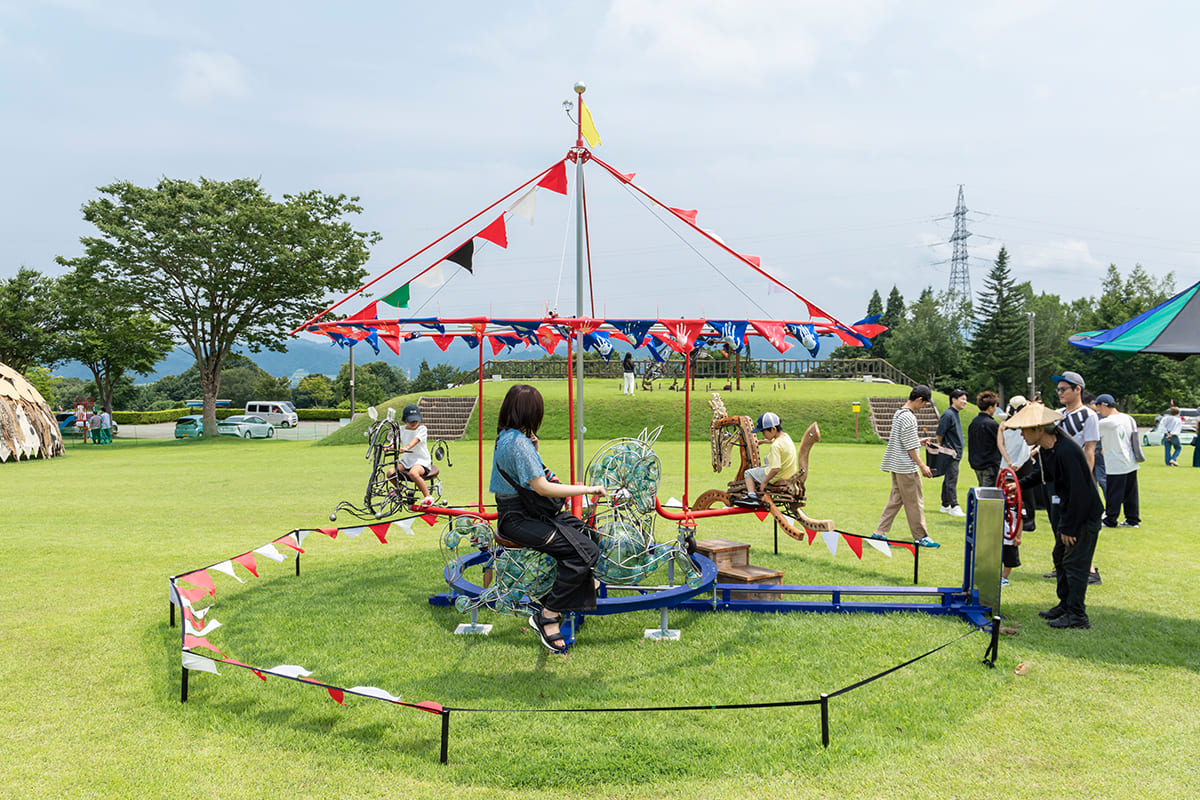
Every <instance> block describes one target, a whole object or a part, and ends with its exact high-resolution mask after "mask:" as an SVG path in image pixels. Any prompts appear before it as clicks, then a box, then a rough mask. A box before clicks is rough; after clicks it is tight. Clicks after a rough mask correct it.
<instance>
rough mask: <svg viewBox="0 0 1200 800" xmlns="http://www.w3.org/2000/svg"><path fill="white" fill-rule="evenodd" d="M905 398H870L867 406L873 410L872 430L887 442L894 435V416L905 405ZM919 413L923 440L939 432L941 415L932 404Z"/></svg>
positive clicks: (919, 427) (919, 430)
mask: <svg viewBox="0 0 1200 800" xmlns="http://www.w3.org/2000/svg"><path fill="white" fill-rule="evenodd" d="M907 399H908V398H905V397H868V398H867V404H868V405H869V406H870V408H871V428H872V429H873V430H874V431H875V435H876V436H878V437H879V438H880V439H882V440H883V441H885V442H886V441H887V440H888V438H889V437H891V435H892V416H893V415H894V414H895V413H896V411H897V410H899V408H900V407H901V406H902V405H904V403H905V401H906V400H907ZM916 413H917V434H918V435H920V436H921V437H922V438H924V437H926V436H933V432H934V431H936V430H937V426H938V417H939V416H940V413H941V412H939V411H938V410H937V408H936V407H935V406H934V405H933V404H932V403H930V404H928V405H926V406H925V407H924V408H922V409H921V410H920V411H918V412H916Z"/></svg>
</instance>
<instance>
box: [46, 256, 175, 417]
mask: <svg viewBox="0 0 1200 800" xmlns="http://www.w3.org/2000/svg"><path fill="white" fill-rule="evenodd" d="M57 292H58V297H57V300H58V303H59V306H60V314H61V322H62V326H63V333H62V336H61V338H60V342H59V353H60V355H61V357H62V358H63V359H64V360H72V361H78V362H79V363H80V364H83V365H84V366H85V367H87V368H88V369H89V370H91V373H92V378H93V379H94V380H95V382H96V393H97V399H98V400H99V403H100V405H101V406H102V407H103V408H105V409H106V410H108V411H109V412H111V411H112V410H113V394H114V392H115V390H116V388H117V386H118V385H119V384H120V383H121V379H122V378H124V377H125V376H126V373H127V372H132V373H137V374H141V375H145V374H148V373H149V372H151V371H152V370H153V369H154V365H155V364H157V363H158V362H160V361H162V360H163V359H164V358H165V357H166V356H167V354H168V353H170V352H171V348H172V347H174V338H173V337H172V336H171V332H170V331H169V330H168V328H167V326H166V325H164V324H163V323H161V322H159V321H158V320H156V319H154V317H152V316H151V315H150V314H148V313H146V312H145V311H141V310H139V309H138V308H136V307H134V306H132V305H130V304H129V303H128V302H127V301H124V300H122V299H120V298H119V296H118V295H117V293H115V292H113V291H112V290H111V287H110V286H108V285H107V284H104V283H102V282H99V281H95V280H92V279H91V277H90V276H89V275H87V274H85V273H81V272H79V271H75V272H71V273H68V274H67V275H64V276H63V277H62V278H60V279H59V281H58V286H57Z"/></svg>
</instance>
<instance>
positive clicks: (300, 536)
mask: <svg viewBox="0 0 1200 800" xmlns="http://www.w3.org/2000/svg"><path fill="white" fill-rule="evenodd" d="M310 533H312V531H311V530H304V531H296V533H295V537H296V544H297V546H299V547H303V546H304V540H305V539H307V538H308V535H309V534H310Z"/></svg>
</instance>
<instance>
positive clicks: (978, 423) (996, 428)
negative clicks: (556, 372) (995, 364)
mask: <svg viewBox="0 0 1200 800" xmlns="http://www.w3.org/2000/svg"><path fill="white" fill-rule="evenodd" d="M999 404H1000V398H999V396H998V395H997V394H996V393H995V392H980V393H979V394H977V395H976V396H975V405H976V406H978V407H979V413H978V414H977V415H975V419H973V420H971V424H970V425H968V426H967V458H968V459H969V460H970V462H971V469H973V470H975V477H976V478H978V479H979V485H980V486H995V485H996V478H997V477H998V476H999V475H1000V458H1001V456H1000V446H999V444H998V441H999V438H1000V424H999V423H998V422H996V418H995V416H994V415H995V413H996V406H998V405H999Z"/></svg>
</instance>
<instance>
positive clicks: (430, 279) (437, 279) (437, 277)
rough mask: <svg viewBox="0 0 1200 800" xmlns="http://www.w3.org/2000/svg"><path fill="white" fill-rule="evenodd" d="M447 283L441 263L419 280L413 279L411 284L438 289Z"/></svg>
mask: <svg viewBox="0 0 1200 800" xmlns="http://www.w3.org/2000/svg"><path fill="white" fill-rule="evenodd" d="M445 282H446V277H445V276H444V275H442V265H441V264H440V263H438V264H435V265H433V267H431V268H430V269H429V271H428V272H425V273H423V274H422V275H421V277H419V278H413V279H412V281H411V283H415V284H416V285H417V286H424V287H425V288H426V289H436V288H437V287H439V286H441V285H442V284H443V283H445Z"/></svg>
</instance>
